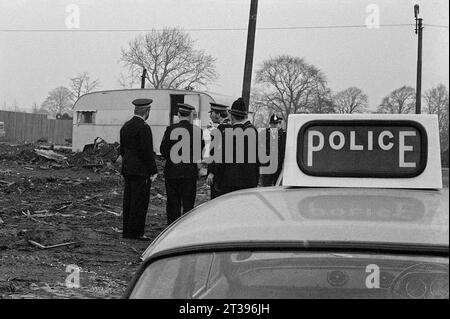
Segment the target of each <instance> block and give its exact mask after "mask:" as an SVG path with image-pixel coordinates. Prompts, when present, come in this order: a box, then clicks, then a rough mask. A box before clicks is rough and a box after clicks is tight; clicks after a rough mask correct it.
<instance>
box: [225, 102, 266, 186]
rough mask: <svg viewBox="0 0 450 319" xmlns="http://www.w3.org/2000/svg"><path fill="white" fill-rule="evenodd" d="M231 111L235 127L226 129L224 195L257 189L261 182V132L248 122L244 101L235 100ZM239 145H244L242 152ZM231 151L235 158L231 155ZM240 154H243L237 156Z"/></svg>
mask: <svg viewBox="0 0 450 319" xmlns="http://www.w3.org/2000/svg"><path fill="white" fill-rule="evenodd" d="M228 112H229V113H230V115H231V123H232V128H228V129H225V133H224V137H223V138H224V143H223V149H224V152H225V163H223V164H222V165H221V168H220V169H221V171H222V172H221V174H222V180H221V194H226V193H230V192H233V191H236V190H241V189H245V188H252V187H257V186H258V180H259V166H260V165H259V161H258V148H257V147H258V131H257V129H256V128H255V127H254V126H253V124H251V122H250V121H248V120H247V117H248V110H247V107H246V106H245V103H244V100H243V99H242V98H239V99H237V100H236V101H234V102H233V105H232V106H231V109H230V110H229V111H228ZM227 130H229V131H230V132H231V131H232V133H233V134H232V135H230V134H227ZM230 136H231V137H230ZM239 139H240V141H239ZM238 143H240V144H241V143H243V148H242V149H241V148H238V147H237V145H238ZM231 149H232V151H233V154H232V155H233V156H231V154H229V152H230V150H231ZM241 151H243V154H242V153H239V154H237V152H241ZM227 153H228V154H227ZM227 157H228V159H227ZM230 159H231V161H230Z"/></svg>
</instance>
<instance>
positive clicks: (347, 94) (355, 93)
mask: <svg viewBox="0 0 450 319" xmlns="http://www.w3.org/2000/svg"><path fill="white" fill-rule="evenodd" d="M333 100H334V104H335V106H336V112H337V113H341V114H352V113H365V112H367V108H368V100H369V99H368V96H367V95H366V94H364V92H363V91H362V90H361V89H359V88H357V87H354V86H352V87H349V88H348V89H346V90H344V91H341V92H338V93H336V94H335V95H334V97H333Z"/></svg>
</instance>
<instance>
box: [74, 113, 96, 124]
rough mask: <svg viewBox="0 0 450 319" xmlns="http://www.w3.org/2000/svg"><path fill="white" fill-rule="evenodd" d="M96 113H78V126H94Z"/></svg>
mask: <svg viewBox="0 0 450 319" xmlns="http://www.w3.org/2000/svg"><path fill="white" fill-rule="evenodd" d="M95 113H96V111H78V117H77V123H78V124H95Z"/></svg>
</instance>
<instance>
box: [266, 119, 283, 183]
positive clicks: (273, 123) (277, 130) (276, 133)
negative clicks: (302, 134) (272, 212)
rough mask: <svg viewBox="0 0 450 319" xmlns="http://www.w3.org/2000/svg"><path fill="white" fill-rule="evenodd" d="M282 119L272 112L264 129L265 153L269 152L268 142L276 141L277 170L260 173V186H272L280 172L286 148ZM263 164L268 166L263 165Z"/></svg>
mask: <svg viewBox="0 0 450 319" xmlns="http://www.w3.org/2000/svg"><path fill="white" fill-rule="evenodd" d="M282 121H283V120H282V119H281V117H278V116H277V115H276V114H272V116H271V117H270V121H269V127H268V128H267V129H266V131H265V135H266V136H265V139H266V155H269V154H270V143H277V146H278V147H277V161H278V165H277V170H276V171H275V172H274V173H272V174H262V175H261V184H262V186H274V185H275V184H276V183H277V180H278V178H279V176H280V174H281V170H282V168H283V162H284V153H285V150H286V133H285V131H284V130H283V128H282V126H281V125H282ZM263 166H269V165H268V164H267V165H263Z"/></svg>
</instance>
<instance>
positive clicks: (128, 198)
mask: <svg viewBox="0 0 450 319" xmlns="http://www.w3.org/2000/svg"><path fill="white" fill-rule="evenodd" d="M152 102H153V101H152V99H136V100H134V101H133V102H132V104H133V105H134V116H133V117H132V118H131V119H130V120H129V121H128V122H126V123H125V124H124V125H123V127H122V128H121V130H120V155H121V157H122V175H123V176H124V181H125V183H124V184H125V188H124V195H123V237H124V238H127V239H140V240H149V238H148V237H146V236H145V234H144V229H145V219H146V215H147V210H148V205H149V198H150V188H151V183H152V182H154V181H155V180H156V178H157V176H158V169H157V165H156V161H155V153H154V147H153V136H152V130H151V128H150V126H149V125H148V123H147V119H148V118H149V115H150V109H151V103H152ZM210 104H211V108H210V113H209V114H210V118H211V122H212V130H219V131H220V133H221V135H216V134H211V136H223V137H225V130H226V129H227V128H229V129H233V130H234V129H242V130H243V131H246V130H254V132H255V136H258V131H257V129H256V128H255V126H254V125H253V124H252V123H251V121H250V120H249V119H248V108H247V107H246V105H245V103H244V100H243V99H242V98H239V99H237V100H236V101H234V102H233V104H232V105H231V107H228V106H227V105H222V104H217V103H210ZM194 111H195V108H194V107H193V106H191V105H189V104H185V103H179V104H177V112H178V114H177V115H178V119H179V121H178V122H177V123H175V124H172V125H170V126H168V127H167V129H166V131H165V133H164V136H163V139H162V142H161V145H160V152H161V155H162V157H163V158H164V159H165V161H166V162H165V166H164V179H165V187H166V195H167V206H166V209H167V224H168V225H170V224H171V223H173V222H174V221H175V220H176V219H178V218H179V217H180V216H181V215H182V214H184V213H187V212H188V211H190V210H191V209H192V208H194V205H195V199H196V195H197V180H198V177H199V170H200V167H201V165H202V164H201V163H200V161H199V160H198V159H196V158H195V151H194V145H195V143H194V138H197V137H199V138H200V139H201V142H200V146H201V150H202V154H203V149H204V147H205V142H204V139H203V132H202V129H201V128H200V127H198V126H196V125H193V112H194ZM269 125H270V127H269V128H267V129H266V132H265V133H266V134H265V136H266V145H269V143H270V140H271V139H274V138H276V139H278V141H277V145H278V150H277V151H278V166H277V170H276V172H275V173H272V174H264V175H262V176H260V166H261V164H260V163H259V161H258V160H256V161H251V160H250V159H249V155H248V153H249V152H248V149H249V147H250V145H249V143H258V142H257V141H251V140H250V139H248V138H247V139H245V141H244V160H243V161H242V160H237V154H236V141H235V140H234V141H233V160H232V161H228V160H227V161H226V160H225V154H224V152H222V155H221V156H222V160H221V161H217V162H214V161H212V162H210V163H209V164H208V168H207V177H206V183H207V184H208V185H209V187H210V190H211V199H213V198H216V197H218V196H221V195H224V194H227V193H230V192H233V191H237V190H241V189H246V188H253V187H257V186H258V184H261V185H262V186H273V185H275V184H276V182H277V180H278V178H279V176H280V173H281V170H282V163H283V160H284V152H285V143H286V134H285V131H284V130H283V128H282V119H281V118H280V117H278V116H276V115H275V114H273V115H272V116H271V117H270V124H269ZM180 128H181V129H185V130H186V131H187V132H189V138H190V141H189V145H190V149H189V151H190V153H189V156H190V161H188V162H185V161H181V162H179V161H175V162H174V161H173V159H172V158H171V151H172V148H173V147H174V145H176V144H177V143H179V142H180V141H181V139H182V138H183V136H182V135H180V136H178V139H171V135H172V132H173V131H174V130H177V129H180ZM172 137H173V136H172ZM224 144H225V142H223V143H221V145H224ZM254 149H256V147H255V148H254ZM180 152H183V148H180V149H178V153H180ZM211 152H214V150H212V151H211ZM178 155H179V156H181V157H182V155H183V154H178Z"/></svg>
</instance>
